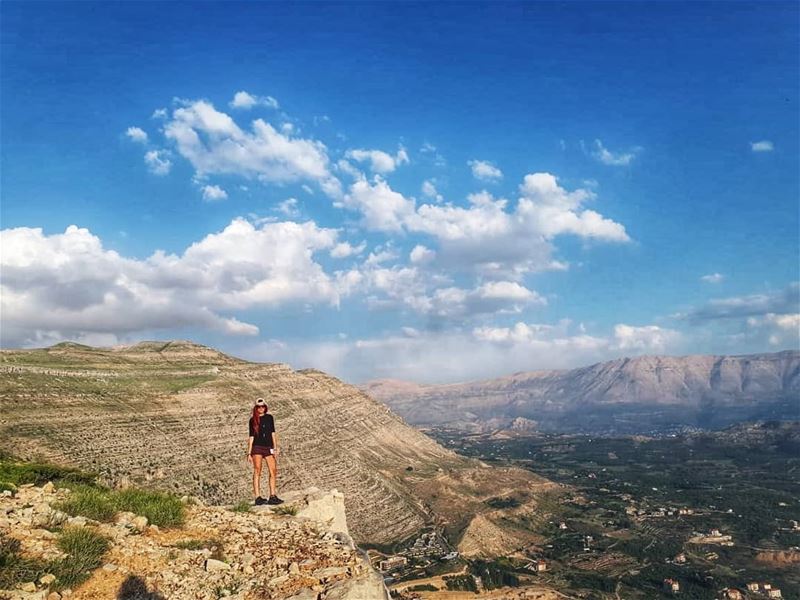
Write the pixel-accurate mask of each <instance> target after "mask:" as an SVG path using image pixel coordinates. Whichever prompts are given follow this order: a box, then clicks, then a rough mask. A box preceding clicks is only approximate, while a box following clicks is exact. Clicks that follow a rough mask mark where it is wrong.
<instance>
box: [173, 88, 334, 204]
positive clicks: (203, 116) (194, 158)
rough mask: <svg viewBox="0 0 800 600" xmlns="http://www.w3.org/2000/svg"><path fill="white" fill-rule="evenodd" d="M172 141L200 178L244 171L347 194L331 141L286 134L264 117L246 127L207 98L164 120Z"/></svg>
mask: <svg viewBox="0 0 800 600" xmlns="http://www.w3.org/2000/svg"><path fill="white" fill-rule="evenodd" d="M164 133H165V135H166V137H167V139H168V140H170V141H171V142H173V143H174V144H175V147H176V150H177V152H178V153H179V154H180V155H181V156H182V157H183V158H185V159H186V160H188V161H189V162H190V163H191V164H192V166H193V167H194V169H195V177H196V178H199V179H202V178H204V177H206V176H208V175H239V176H241V177H245V178H248V179H258V180H259V181H262V182H271V183H292V182H300V181H314V182H316V183H317V184H318V185H319V186H320V188H321V189H322V190H323V191H324V192H325V193H326V194H328V195H330V196H333V197H336V196H338V195H340V194H341V185H340V183H339V181H338V180H337V179H336V178H335V177H333V175H331V173H330V171H329V159H328V152H327V148H326V147H325V144H323V143H322V142H320V141H317V140H313V139H304V138H299V137H292V136H290V135H287V134H284V133H281V132H280V131H278V130H276V129H275V128H274V127H273V126H272V125H270V124H269V123H267V122H266V121H264V120H263V119H256V120H254V121H253V122H252V124H251V131H249V132H248V131H245V130H243V129H241V128H240V127H239V126H238V125H237V124H236V122H235V121H234V120H233V119H232V118H231V117H230V116H229V115H228V114H226V113H224V112H220V111H218V110H217V109H215V108H214V106H213V105H212V104H211V103H209V102H206V101H205V100H197V101H194V102H185V103H184V105H183V106H181V107H179V108H177V109H175V110H174V111H173V113H172V117H171V119H170V120H168V121H167V123H166V124H165V125H164Z"/></svg>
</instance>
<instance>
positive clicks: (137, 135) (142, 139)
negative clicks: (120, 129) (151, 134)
mask: <svg viewBox="0 0 800 600" xmlns="http://www.w3.org/2000/svg"><path fill="white" fill-rule="evenodd" d="M125 135H127V136H128V137H129V138H130V139H131V140H133V141H134V142H137V143H139V144H146V143H147V132H146V131H145V130H144V129H142V128H140V127H128V129H127V131H125Z"/></svg>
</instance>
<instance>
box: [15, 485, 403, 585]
mask: <svg viewBox="0 0 800 600" xmlns="http://www.w3.org/2000/svg"><path fill="white" fill-rule="evenodd" d="M68 495H69V490H66V489H56V488H55V487H54V486H52V484H50V485H47V486H44V487H34V486H31V485H28V486H23V487H21V488H20V489H19V490H18V491H17V493H16V495H15V496H11V495H10V492H8V493H6V494H5V495H3V496H2V497H0V533H3V534H5V535H7V536H10V537H13V538H16V539H18V540H19V541H20V542H21V547H22V551H23V553H24V554H25V555H28V556H31V557H40V558H45V559H53V558H59V557H60V556H63V553H62V552H61V551H60V550H58V548H57V547H56V544H55V539H56V537H57V535H56V534H55V533H53V532H51V531H49V530H47V529H44V528H43V526H44V525H45V524H48V523H49V524H51V525H52V523H53V522H54V521H53V519H54V515H57V514H58V511H56V510H55V509H54V508H53V506H52V505H53V504H55V503H56V502H58V501H59V500H63V499H65V498H67V497H68ZM287 496H288V495H287ZM258 508H259V510H256V511H253V512H252V513H240V512H233V511H231V510H228V509H226V508H224V507H220V506H205V505H203V504H201V503H195V504H189V505H187V507H186V509H187V519H186V523H185V525H184V526H183V527H182V528H180V529H169V530H166V529H164V530H162V529H159V528H157V527H154V526H148V525H147V519H146V518H144V517H140V516H136V515H133V514H131V513H121V514H119V515H118V516H117V519H116V522H115V523H98V522H95V521H91V520H88V519H85V518H82V517H76V518H71V519H69V520H68V518H67V516H66V515H63V513H61V514H60V518H61V519H62V521H61V524H63V525H67V526H73V527H90V528H93V529H94V530H96V531H97V532H98V533H100V534H101V535H103V536H105V537H106V538H108V539H109V540H110V541H111V547H110V549H109V550H108V551H107V553H106V555H105V556H104V558H103V561H104V565H103V566H102V567H101V568H99V569H97V571H96V572H95V573H94V574H93V575H92V576H91V578H90V579H89V580H88V581H86V582H85V583H84V584H83V585H81V586H80V587H78V588H77V589H74V590H66V591H65V590H62V591H61V592H60V593H53V595H50V594H51V590H50V589H49V588H50V586H51V585H53V583H54V580H55V577H52V576H51V577H49V578H48V577H47V576H43V577H41V579H40V580H38V581H30V582H23V583H22V584H20V585H19V586H18V587H17V588H16V589H14V590H0V597H4V598H5V597H8V598H11V599H14V600H16V599H18V600H34V599H36V600H43V599H45V598H49V599H50V600H58V599H60V598H61V597H65V598H66V597H69V598H72V599H75V600H90V599H91V600H99V599H104V598H108V599H109V600H110V599H120V598H121V599H128V600H131V599H133V598H140V599H141V598H149V599H157V598H164V599H165V598H169V599H170V600H173V599H174V600H183V599H186V600H189V599H191V600H206V599H208V600H211V599H216V598H219V597H222V596H224V597H228V598H231V599H232V600H250V599H253V600H255V599H263V600H279V599H288V598H292V599H293V600H373V599H374V600H388V597H389V596H388V592H387V590H386V588H385V586H384V584H383V578H382V577H381V576H380V574H379V573H377V572H376V571H375V570H374V569H373V568H372V567H371V566H370V564H369V561H368V560H367V559H366V557H365V556H364V555H363V554H362V553H361V552H360V551H359V550H358V548H356V546H355V545H354V544H353V542H352V540H351V539H350V537H349V535H348V532H347V522H346V519H345V515H344V510H343V509H344V505H343V503H342V495H341V494H339V493H338V492H335V491H333V492H323V491H321V490H319V489H310V490H305V491H302V492H296V493H294V494H292V495H291V496H288V497H287V502H286V503H285V504H283V505H281V508H278V509H276V508H273V507H263V508H262V507H258ZM292 513H294V514H292Z"/></svg>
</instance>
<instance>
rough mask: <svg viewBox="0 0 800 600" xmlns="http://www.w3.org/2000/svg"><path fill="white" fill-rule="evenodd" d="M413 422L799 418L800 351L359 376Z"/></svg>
mask: <svg viewBox="0 0 800 600" xmlns="http://www.w3.org/2000/svg"><path fill="white" fill-rule="evenodd" d="M362 387H363V389H364V390H365V391H367V393H369V394H370V395H372V396H373V397H375V398H377V399H379V400H381V401H382V402H385V403H386V404H388V405H389V406H390V407H391V408H392V410H394V411H396V412H397V413H398V414H400V415H401V416H403V417H404V418H405V419H406V420H407V421H408V422H410V423H413V424H417V425H425V426H430V425H450V426H457V427H458V426H460V427H464V428H469V429H474V428H476V427H479V428H480V427H484V428H485V425H487V424H488V425H490V426H491V427H492V428H495V427H498V426H499V423H500V422H502V421H504V422H505V423H504V424H503V425H502V426H504V427H513V428H514V429H519V427H518V424H519V421H517V426H515V425H514V420H515V419H517V418H518V417H522V418H525V419H530V420H533V421H536V422H537V424H538V427H539V428H540V429H543V430H561V431H572V430H588V431H592V430H605V429H608V428H611V429H617V430H622V431H626V432H631V433H633V432H637V431H649V430H652V429H654V428H659V427H667V426H676V425H677V426H680V425H690V426H700V427H710V428H719V427H724V426H727V425H730V424H733V423H736V422H738V421H745V420H759V419H781V418H785V419H797V418H800V402H799V401H798V398H800V352H797V351H791V350H787V351H784V352H777V353H774V354H753V355H746V356H681V357H673V356H641V357H637V358H621V359H617V360H613V361H609V362H604V363H597V364H594V365H591V366H588V367H583V368H580V369H572V370H569V371H534V372H530V373H516V374H514V375H511V376H508V377H501V378H498V379H493V380H487V381H477V382H471V383H461V384H450V385H415V384H409V383H406V382H397V381H391V380H382V381H374V382H371V383H368V384H365V385H364V386H362Z"/></svg>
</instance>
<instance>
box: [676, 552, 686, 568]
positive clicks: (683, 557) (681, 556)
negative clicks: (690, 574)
mask: <svg viewBox="0 0 800 600" xmlns="http://www.w3.org/2000/svg"><path fill="white" fill-rule="evenodd" d="M675 562H676V563H678V564H681V565H682V564H683V563H685V562H686V555H685V554H684V553H683V552H681V553H680V554H678V555H677V556H676V557H675Z"/></svg>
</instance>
